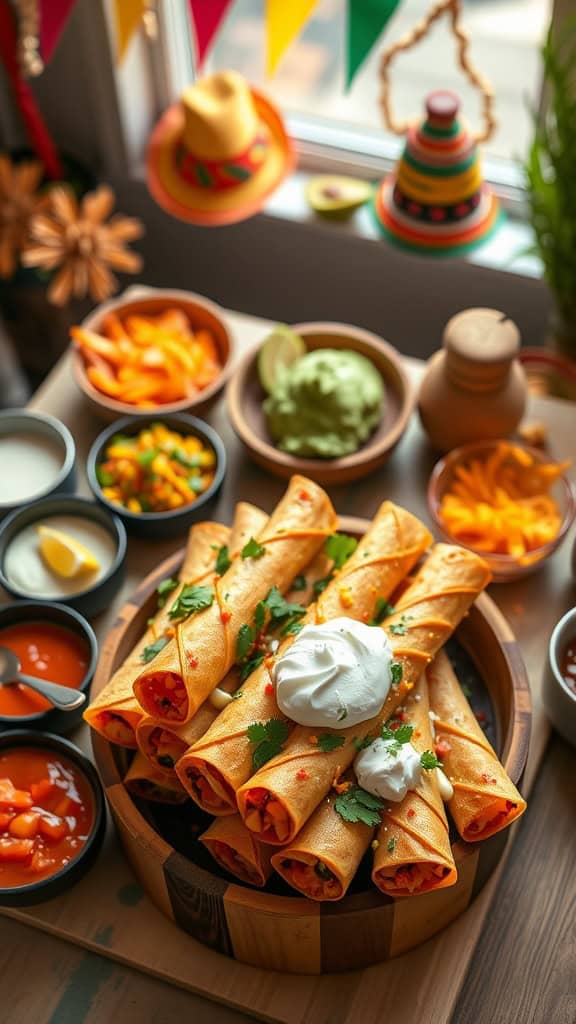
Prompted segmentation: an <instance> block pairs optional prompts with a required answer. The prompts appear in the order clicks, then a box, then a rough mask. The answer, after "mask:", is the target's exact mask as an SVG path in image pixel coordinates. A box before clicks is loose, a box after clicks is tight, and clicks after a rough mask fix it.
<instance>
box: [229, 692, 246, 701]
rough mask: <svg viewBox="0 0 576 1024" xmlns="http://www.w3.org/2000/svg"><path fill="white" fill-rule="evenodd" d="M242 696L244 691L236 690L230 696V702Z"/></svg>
mask: <svg viewBox="0 0 576 1024" xmlns="http://www.w3.org/2000/svg"><path fill="white" fill-rule="evenodd" d="M243 696H244V690H236V693H233V694H232V695H231V697H230V700H238V699H239V698H240V697H243Z"/></svg>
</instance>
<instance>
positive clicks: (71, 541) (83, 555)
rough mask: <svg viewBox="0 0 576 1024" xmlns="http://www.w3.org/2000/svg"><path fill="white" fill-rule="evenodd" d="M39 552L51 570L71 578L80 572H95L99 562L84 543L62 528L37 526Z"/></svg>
mask: <svg viewBox="0 0 576 1024" xmlns="http://www.w3.org/2000/svg"><path fill="white" fill-rule="evenodd" d="M38 536H39V537H40V554H41V555H42V558H43V559H44V561H45V562H46V564H47V565H48V567H49V568H50V569H52V572H55V573H56V574H57V575H58V576H62V577H63V578H64V579H66V580H71V579H73V578H74V577H75V576H79V575H80V573H82V572H86V573H87V572H96V570H97V569H99V568H100V563H99V561H98V559H97V558H95V557H94V555H93V554H92V552H91V551H89V550H88V548H87V547H85V546H84V544H81V543H80V541H79V540H76V539H75V538H74V537H70V536H69V535H68V534H67V533H63V532H62V530H53V529H52V527H51V526H39V527H38Z"/></svg>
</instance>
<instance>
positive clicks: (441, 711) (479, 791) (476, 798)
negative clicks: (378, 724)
mask: <svg viewBox="0 0 576 1024" xmlns="http://www.w3.org/2000/svg"><path fill="white" fill-rule="evenodd" d="M426 675H427V677H428V685H429V688H430V704H431V707H432V710H433V712H434V714H435V716H436V719H435V722H434V726H435V731H436V742H441V743H442V761H443V764H444V771H445V772H446V775H447V776H448V778H449V779H450V782H451V783H452V786H453V789H454V796H453V797H452V799H451V800H450V802H449V804H448V807H449V808H450V814H451V815H452V818H453V819H454V824H455V825H456V828H457V829H458V832H459V833H460V835H461V836H462V839H464V840H466V842H468V843H474V842H477V841H478V840H480V839H488V837H489V836H491V835H494V833H495V832H499V831H500V829H503V828H507V826H508V825H511V824H512V822H513V821H515V820H516V818H519V817H520V815H521V814H523V813H524V811H525V810H526V801H525V800H524V799H523V797H522V796H521V795H520V793H519V792H518V790H517V789H516V786H515V785H514V783H513V782H511V780H510V779H509V778H508V776H507V774H506V772H505V771H504V768H503V767H502V765H501V764H500V761H499V760H498V758H497V756H496V754H495V752H494V750H493V749H492V747H491V746H490V743H489V742H488V740H487V739H486V736H485V735H484V733H483V732H482V729H481V728H480V726H479V724H478V722H477V720H476V716H475V715H474V712H473V711H472V708H471V707H470V705H469V703H468V701H467V700H466V697H465V696H464V694H463V692H462V688H461V686H460V684H459V682H458V679H457V678H456V676H455V674H454V670H453V668H452V666H451V664H450V662H449V660H448V658H447V656H446V654H444V652H440V654H439V655H438V656H437V657H436V658H435V660H434V662H433V663H432V665H430V666H429V668H428V669H427V672H426Z"/></svg>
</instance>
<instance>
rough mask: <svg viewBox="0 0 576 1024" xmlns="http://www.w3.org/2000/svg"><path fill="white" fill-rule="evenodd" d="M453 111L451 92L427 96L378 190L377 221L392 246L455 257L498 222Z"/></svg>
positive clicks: (474, 152)
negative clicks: (422, 112) (393, 168)
mask: <svg viewBox="0 0 576 1024" xmlns="http://www.w3.org/2000/svg"><path fill="white" fill-rule="evenodd" d="M458 109H459V101H458V97H457V96H456V95H455V94H454V93H452V92H448V91H443V90H442V91H440V90H438V91H437V92H432V93H430V95H429V96H428V98H427V100H426V115H427V116H426V118H425V119H424V121H423V122H422V123H421V124H420V125H418V126H412V127H411V128H410V129H409V131H408V136H407V139H406V146H405V149H404V153H403V154H402V157H401V158H400V160H399V162H398V166H397V168H396V171H395V173H393V174H391V175H389V176H388V177H387V178H385V179H384V181H382V182H381V183H380V185H379V186H378V189H377V192H376V195H375V199H374V210H375V213H376V218H377V220H378V223H379V225H380V227H381V229H382V231H383V232H384V234H385V235H386V236H387V237H388V238H389V239H390V240H391V241H393V242H395V243H396V244H399V245H401V246H404V247H406V248H409V249H414V250H419V251H420V252H427V253H435V254H437V255H456V254H457V253H460V252H465V251H467V250H469V249H471V248H473V246H475V245H479V244H480V243H481V242H483V241H485V240H486V239H487V238H488V236H489V235H490V234H491V233H492V231H493V230H494V229H495V227H496V226H497V224H498V223H499V218H500V213H499V205H498V200H497V199H496V196H495V195H494V193H493V191H492V189H491V188H490V187H489V185H487V184H486V182H485V181H483V179H482V172H481V169H480V160H479V156H478V147H477V145H476V142H475V139H474V138H473V136H472V135H471V134H470V133H469V132H468V131H467V130H466V129H465V128H464V127H463V126H462V125H461V123H460V122H459V121H458V119H457V115H458Z"/></svg>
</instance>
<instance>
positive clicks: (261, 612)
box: [254, 601, 266, 633]
mask: <svg viewBox="0 0 576 1024" xmlns="http://www.w3.org/2000/svg"><path fill="white" fill-rule="evenodd" d="M265 622H266V605H265V604H264V601H258V604H257V605H256V607H255V609H254V628H255V630H256V632H257V633H261V632H262V630H263V629H264V623H265Z"/></svg>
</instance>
